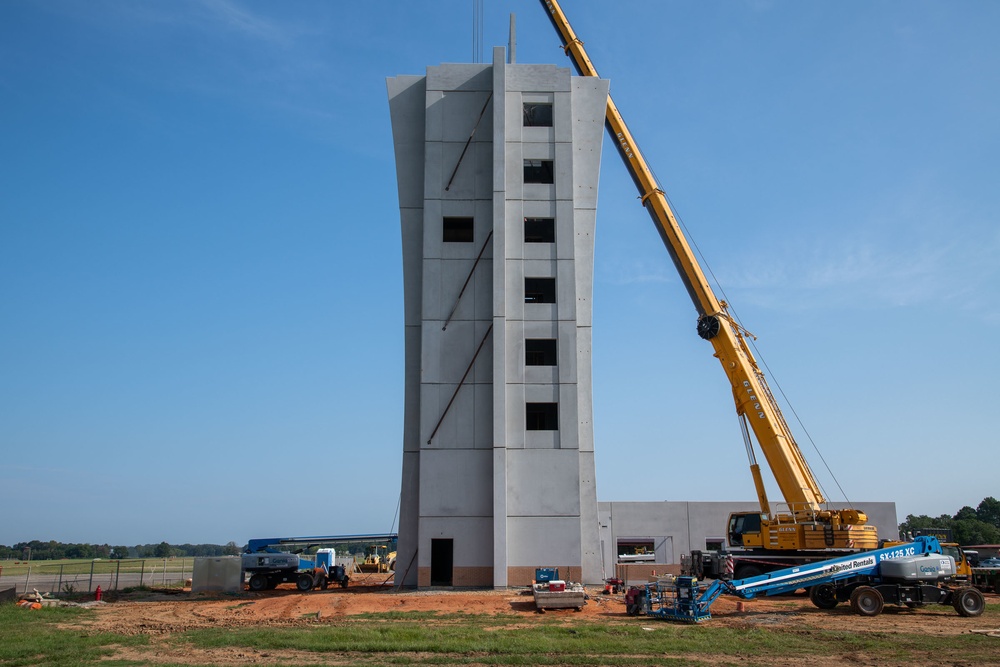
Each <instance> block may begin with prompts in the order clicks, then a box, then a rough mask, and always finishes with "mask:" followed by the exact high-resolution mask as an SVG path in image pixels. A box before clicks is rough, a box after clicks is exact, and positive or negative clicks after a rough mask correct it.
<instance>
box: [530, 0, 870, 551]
mask: <svg viewBox="0 0 1000 667" xmlns="http://www.w3.org/2000/svg"><path fill="white" fill-rule="evenodd" d="M541 3H542V6H543V7H544V8H545V10H546V13H547V14H548V16H549V18H550V19H551V21H552V24H553V26H554V27H555V29H556V31H557V32H558V33H559V35H560V37H561V38H562V41H563V47H564V49H565V51H566V53H567V55H568V56H569V57H570V58H571V60H572V61H573V64H574V65H575V66H576V69H577V72H578V73H579V74H580V75H581V76H598V74H597V68H596V67H594V64H593V63H592V62H591V60H590V57H589V56H588V55H587V52H586V50H585V49H584V48H583V42H582V41H580V39H579V38H578V37H577V36H576V33H575V32H574V31H573V28H572V26H571V25H570V23H569V20H568V19H567V18H566V15H565V14H564V13H563V11H562V8H561V7H560V5H559V3H558V2H557V0H541ZM605 124H606V126H607V129H608V132H609V133H610V134H611V136H612V138H613V139H614V140H615V143H616V144H617V148H618V152H619V154H620V155H621V157H622V160H623V161H624V162H625V166H626V167H627V169H628V171H629V173H630V174H631V175H632V180H633V181H634V182H635V184H636V187H637V188H638V190H639V195H640V197H641V202H642V205H643V206H644V207H645V208H646V210H647V211H648V212H649V214H650V216H651V217H652V219H653V222H654V223H655V224H656V229H657V231H658V232H659V233H660V236H661V238H662V239H663V242H664V244H665V245H666V247H667V250H668V251H669V253H670V256H671V258H672V259H673V261H674V265H675V266H676V267H677V271H678V273H679V274H680V277H681V280H682V281H683V282H684V285H685V287H686V288H687V291H688V294H689V295H690V296H691V300H692V301H693V302H694V306H695V309H696V310H697V311H698V325H697V330H698V335H699V336H701V337H702V338H704V339H705V340H708V341H709V342H711V343H712V346H713V348H714V349H715V356H716V357H717V358H718V359H719V362H720V363H721V364H722V368H723V369H724V370H725V372H726V375H727V376H728V378H729V382H730V384H731V386H732V389H733V398H734V400H735V403H736V412H737V414H738V415H739V417H740V420H741V423H742V425H743V429H744V436H745V441H746V444H747V452H748V455H749V457H750V467H751V472H752V474H753V478H754V485H755V487H756V490H757V495H758V499H759V501H760V505H761V513H762V515H763V516H762V521H763V522H764V523H765V528H763V529H762V533H766V532H768V531H767V529H766V525H767V524H772V523H773V524H775V527H776V524H777V523H791V524H803V525H807V524H810V523H812V524H815V523H819V524H822V525H821V526H820V530H821V531H822V532H824V533H825V538H824V544H825V545H826V548H829V547H832V546H849V547H854V546H855V545H856V544H857V542H858V538H860V537H861V533H863V532H864V533H868V534H867V535H865V537H870V538H871V539H870V540H869V539H865V540H864V541H865V543H866V544H867V543H869V542H872V545H871V547H872V548H874V547H875V546H876V544H877V537H876V536H875V533H874V527H873V526H865V529H866V530H865V531H856V530H855V532H854V534H852V535H839V536H838V535H837V534H836V532H837V531H843V532H850V528H848V527H847V526H850V527H855V528H858V527H861V526H862V525H863V524H865V523H866V522H867V517H866V516H865V515H864V513H863V512H860V511H858V510H853V509H851V510H834V511H831V510H827V509H824V507H823V506H824V504H825V502H826V501H825V499H824V498H823V494H822V492H821V490H820V487H819V484H817V482H816V479H815V478H814V477H813V474H812V472H811V471H810V470H809V466H808V464H807V463H806V460H805V458H804V457H803V456H802V452H801V451H800V449H799V446H798V445H797V444H796V442H795V439H794V437H793V436H792V433H791V431H790V430H789V428H788V425H787V423H786V422H785V419H784V417H783V416H782V414H781V410H780V409H779V407H778V404H777V402H776V400H775V398H774V396H773V394H772V393H771V390H770V388H769V387H768V385H767V382H766V380H765V378H764V374H763V373H762V372H761V370H760V368H759V367H758V365H757V361H756V359H755V358H754V355H753V353H752V352H751V351H750V347H749V346H748V344H747V340H746V336H747V335H749V334H748V333H747V332H746V331H745V330H744V329H743V328H742V327H741V326H740V325H739V324H738V323H737V322H736V321H735V319H734V318H733V317H732V316H730V314H729V311H728V306H727V304H726V302H725V301H722V300H720V299H718V298H717V297H716V296H715V293H714V292H713V291H712V288H711V287H710V286H709V284H708V281H707V280H706V279H705V274H704V272H703V271H702V269H701V267H700V266H699V264H698V261H697V259H696V258H695V255H694V253H693V252H692V250H691V246H690V245H689V244H688V242H687V239H686V238H685V236H684V233H683V231H682V230H681V227H680V225H679V224H678V222H677V219H676V217H675V216H674V213H673V211H672V210H671V208H670V204H669V203H668V201H667V197H666V195H665V194H664V192H663V190H662V189H661V188H660V186H659V184H658V183H657V181H656V177H655V176H654V175H653V172H652V170H651V169H650V168H649V165H648V164H647V163H646V160H645V158H644V157H643V155H642V152H641V151H640V150H639V147H638V146H637V145H636V142H635V140H634V139H633V138H632V133H631V132H629V129H628V126H627V125H626V124H625V121H624V119H623V118H622V116H621V114H620V113H619V111H618V107H617V106H616V105H615V103H614V100H612V99H611V97H609V98H608V107H607V113H606V118H605ZM747 427H749V429H750V430H751V431H752V432H753V434H754V436H755V438H756V440H757V442H758V444H759V446H760V449H761V451H762V452H763V454H764V457H765V459H766V460H767V464H768V466H769V467H770V469H771V471H772V473H773V474H774V478H775V480H776V482H777V484H778V488H779V489H780V491H781V494H782V496H783V497H784V499H785V502H786V503H787V505H788V512H789V514H784V515H783V514H772V512H771V508H770V504H769V502H768V500H767V494H766V493H765V490H764V484H763V480H762V478H761V474H760V467H759V466H758V464H757V462H756V459H755V457H754V454H753V448H752V444H751V443H750V441H749V437H748V433H747V430H746V429H747ZM841 526H844V528H841ZM813 528H814V530H815V528H816V526H815V525H814V526H813ZM775 532H777V531H775ZM784 532H786V533H792V532H802V531H791V530H787V529H786V530H785V531H784ZM806 532H808V531H806ZM831 534H832V535H833V538H832V539H833V540H834V541H836V542H837V544H836V545H835V544H829V542H831ZM772 537H773V538H774V539H769V538H768V537H767V536H765V535H763V534H762V536H761V539H762V542H763V544H762V545H754V546H764V547H768V546H769V544H768V543H769V542H770V543H771V545H770V546H774V547H775V548H804V546H803V545H804V544H805V543H806V542H807V541H808V540H806V538H805V537H802V538H796V539H789V536H786V538H785V539H784V540H783V541H782V543H784V544H786V545H788V546H783V547H778V546H777V545H778V542H779V540H778V536H777V534H775V535H773V536H772ZM838 538H839V539H838ZM793 542H794V543H795V546H791V545H792V543H793ZM746 546H751V545H749V544H747V545H746ZM858 546H860V545H858Z"/></svg>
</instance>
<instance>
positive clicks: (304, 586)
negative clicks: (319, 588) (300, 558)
mask: <svg viewBox="0 0 1000 667" xmlns="http://www.w3.org/2000/svg"><path fill="white" fill-rule="evenodd" d="M295 588H297V589H299V590H300V591H302V592H303V593H305V592H306V591H311V590H312V588H313V576H312V575H311V574H309V573H308V572H303V573H301V574H300V575H299V576H298V578H297V579H296V580H295Z"/></svg>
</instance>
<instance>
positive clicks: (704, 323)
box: [698, 315, 722, 340]
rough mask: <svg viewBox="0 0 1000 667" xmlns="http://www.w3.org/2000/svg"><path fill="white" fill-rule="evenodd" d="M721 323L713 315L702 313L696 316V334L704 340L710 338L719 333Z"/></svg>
mask: <svg viewBox="0 0 1000 667" xmlns="http://www.w3.org/2000/svg"><path fill="white" fill-rule="evenodd" d="M721 327H722V323H721V322H719V318H718V317H716V316H715V315H702V316H701V317H699V318H698V335H699V336H701V337H702V338H704V339H705V340H712V339H713V338H715V337H716V336H718V335H719V329H720V328H721Z"/></svg>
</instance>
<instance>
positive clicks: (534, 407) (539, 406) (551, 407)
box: [525, 403, 559, 431]
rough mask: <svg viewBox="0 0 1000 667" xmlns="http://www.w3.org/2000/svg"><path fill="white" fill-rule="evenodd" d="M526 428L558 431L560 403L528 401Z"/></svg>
mask: <svg viewBox="0 0 1000 667" xmlns="http://www.w3.org/2000/svg"><path fill="white" fill-rule="evenodd" d="M525 428H527V430H529V431H558V430H559V404H558V403H528V404H526V406H525Z"/></svg>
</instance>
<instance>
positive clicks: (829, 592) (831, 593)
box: [809, 584, 837, 609]
mask: <svg viewBox="0 0 1000 667" xmlns="http://www.w3.org/2000/svg"><path fill="white" fill-rule="evenodd" d="M809 600H810V601H811V602H812V603H813V604H814V605H816V606H817V607H819V608H820V609H833V608H834V607H836V606H837V587H836V586H834V585H833V584H819V585H818V586H813V587H812V588H810V589H809Z"/></svg>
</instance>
